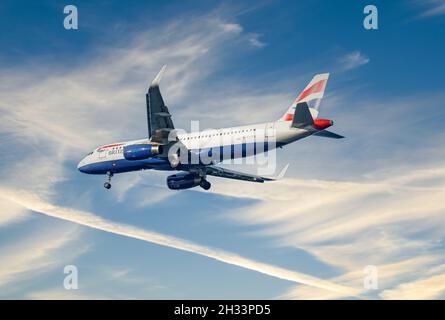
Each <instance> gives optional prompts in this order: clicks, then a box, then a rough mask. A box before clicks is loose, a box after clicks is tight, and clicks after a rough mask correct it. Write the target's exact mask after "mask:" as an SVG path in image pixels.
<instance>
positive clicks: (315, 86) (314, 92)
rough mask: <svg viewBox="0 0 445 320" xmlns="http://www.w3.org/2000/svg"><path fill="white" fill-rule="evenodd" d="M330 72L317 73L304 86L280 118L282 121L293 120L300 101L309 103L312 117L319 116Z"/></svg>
mask: <svg viewBox="0 0 445 320" xmlns="http://www.w3.org/2000/svg"><path fill="white" fill-rule="evenodd" d="M328 79H329V73H321V74H317V75H315V76H314V77H313V78H312V80H311V82H309V84H308V85H307V86H306V87H305V88H304V90H303V91H302V92H301V93H300V94H299V95H298V97H297V98H296V99H295V101H294V102H293V103H292V104H291V106H290V107H289V109H288V110H287V111H286V113H285V114H284V115H283V116H282V117H281V118H280V119H279V120H280V121H292V120H293V116H294V113H295V110H296V108H297V106H298V105H299V104H300V103H303V102H304V103H307V104H308V107H309V110H310V112H311V114H312V118H313V119H315V118H317V116H318V109H319V106H320V102H321V99H322V98H323V96H324V92H325V89H326V85H327V83H328Z"/></svg>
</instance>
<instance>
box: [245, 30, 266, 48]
mask: <svg viewBox="0 0 445 320" xmlns="http://www.w3.org/2000/svg"><path fill="white" fill-rule="evenodd" d="M249 43H250V44H251V45H252V46H253V47H256V48H263V47H265V46H266V45H267V44H266V43H265V42H263V41H261V40H260V35H259V34H257V33H252V34H250V35H249Z"/></svg>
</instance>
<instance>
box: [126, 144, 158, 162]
mask: <svg viewBox="0 0 445 320" xmlns="http://www.w3.org/2000/svg"><path fill="white" fill-rule="evenodd" d="M160 153H162V151H161V146H160V145H154V144H146V143H145V144H144V143H141V144H132V145H129V146H125V147H124V158H125V159H127V160H143V159H148V158H150V157H154V156H157V155H158V154H160Z"/></svg>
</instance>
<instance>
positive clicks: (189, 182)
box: [167, 172, 203, 190]
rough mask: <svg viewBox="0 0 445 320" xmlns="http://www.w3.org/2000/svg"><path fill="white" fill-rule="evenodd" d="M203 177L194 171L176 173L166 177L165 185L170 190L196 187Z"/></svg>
mask: <svg viewBox="0 0 445 320" xmlns="http://www.w3.org/2000/svg"><path fill="white" fill-rule="evenodd" d="M202 180H203V179H202V178H201V177H200V176H199V175H197V174H194V173H188V172H183V173H178V174H173V175H171V176H168V177H167V186H168V188H169V189H172V190H181V189H189V188H193V187H197V186H199V185H200V183H201V181H202Z"/></svg>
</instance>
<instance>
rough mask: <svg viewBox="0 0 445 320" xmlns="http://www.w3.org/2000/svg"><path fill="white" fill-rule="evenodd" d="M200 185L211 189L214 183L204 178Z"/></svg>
mask: <svg viewBox="0 0 445 320" xmlns="http://www.w3.org/2000/svg"><path fill="white" fill-rule="evenodd" d="M199 186H200V187H201V188H203V189H204V190H209V189H210V187H211V186H212V185H211V184H210V182H208V181H207V180H205V179H202V180H201V182H200V183H199Z"/></svg>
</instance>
